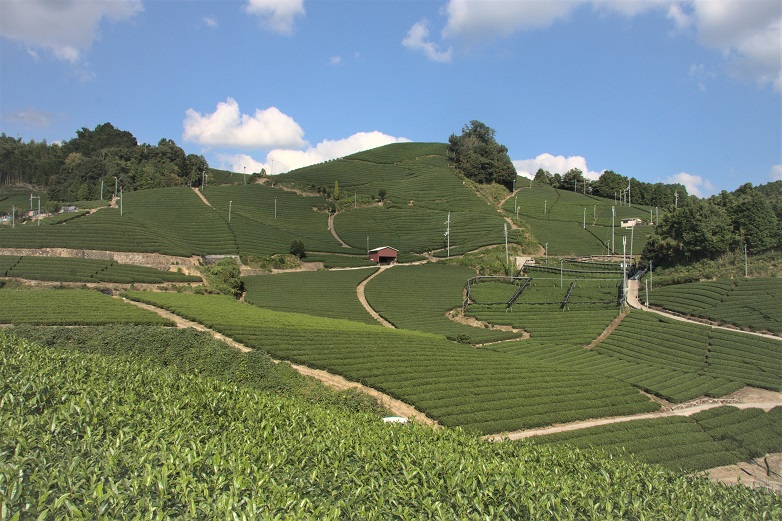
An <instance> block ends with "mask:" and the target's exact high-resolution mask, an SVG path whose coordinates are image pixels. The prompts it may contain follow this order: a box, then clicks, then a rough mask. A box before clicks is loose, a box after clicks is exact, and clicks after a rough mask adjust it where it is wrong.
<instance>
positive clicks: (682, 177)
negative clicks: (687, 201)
mask: <svg viewBox="0 0 782 521" xmlns="http://www.w3.org/2000/svg"><path fill="white" fill-rule="evenodd" d="M665 182H666V183H668V184H680V185H684V187H685V188H687V193H688V194H690V195H694V196H696V197H705V196H707V195H712V194H714V193H715V192H716V188H715V186H714V185H713V184H712V183H711V181H709V180H708V179H704V178H702V177H701V176H699V175H693V174H688V173H687V172H680V173H678V174H676V175H672V176H670V177H668V178H667V179H666V180H665Z"/></svg>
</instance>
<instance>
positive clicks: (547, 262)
mask: <svg viewBox="0 0 782 521" xmlns="http://www.w3.org/2000/svg"><path fill="white" fill-rule="evenodd" d="M546 266H548V243H546Z"/></svg>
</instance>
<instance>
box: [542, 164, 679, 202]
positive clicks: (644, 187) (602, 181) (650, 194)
mask: <svg viewBox="0 0 782 521" xmlns="http://www.w3.org/2000/svg"><path fill="white" fill-rule="evenodd" d="M535 181H537V182H538V183H544V184H548V185H551V186H553V187H554V188H560V189H562V190H574V191H577V192H580V193H584V194H591V195H596V196H599V197H606V198H608V199H614V198H616V199H620V198H621V199H623V200H624V201H627V199H628V197H629V198H630V202H631V203H633V204H641V205H646V206H660V207H666V206H668V205H674V204H675V203H676V199H677V197H678V199H679V200H680V201H684V199H686V198H687V188H686V187H685V186H684V185H681V184H665V183H644V182H642V181H639V180H637V179H633V178H627V177H625V176H623V175H619V174H617V173H616V172H614V171H612V170H606V171H605V172H603V174H602V175H601V176H600V178H599V179H598V180H597V181H590V180H589V179H586V178H585V177H584V173H583V172H582V171H581V170H579V169H578V168H571V169H570V170H568V171H567V172H565V174H564V175H561V174H551V173H550V172H548V171H546V170H543V169H542V168H539V169H538V171H537V172H536V173H535ZM628 186H629V187H630V190H629V196H628V190H627V188H628ZM677 194H678V196H677Z"/></svg>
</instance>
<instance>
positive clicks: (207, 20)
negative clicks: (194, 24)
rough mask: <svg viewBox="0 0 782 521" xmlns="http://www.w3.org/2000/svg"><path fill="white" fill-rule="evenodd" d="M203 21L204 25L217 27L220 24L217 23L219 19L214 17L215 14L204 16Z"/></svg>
mask: <svg viewBox="0 0 782 521" xmlns="http://www.w3.org/2000/svg"><path fill="white" fill-rule="evenodd" d="M201 21H203V22H204V25H205V26H207V27H212V28H216V27H218V25H219V24H218V23H217V19H216V18H214V17H213V16H204V17H203V18H201Z"/></svg>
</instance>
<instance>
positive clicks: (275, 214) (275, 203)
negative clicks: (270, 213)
mask: <svg viewBox="0 0 782 521" xmlns="http://www.w3.org/2000/svg"><path fill="white" fill-rule="evenodd" d="M274 218H275V219H276V218H277V197H275V198H274Z"/></svg>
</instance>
